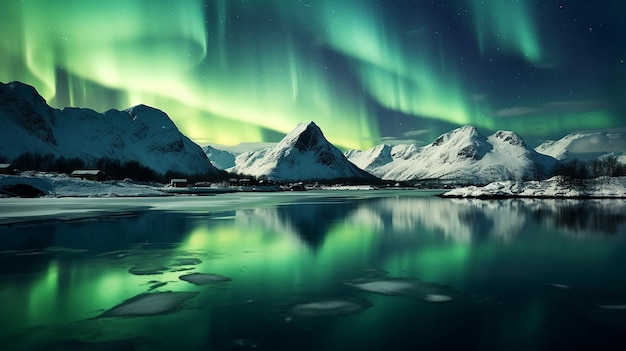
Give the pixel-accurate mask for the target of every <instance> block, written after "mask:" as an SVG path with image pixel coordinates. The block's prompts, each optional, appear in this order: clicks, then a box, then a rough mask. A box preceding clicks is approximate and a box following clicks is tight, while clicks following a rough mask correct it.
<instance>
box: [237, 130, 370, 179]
mask: <svg viewBox="0 0 626 351" xmlns="http://www.w3.org/2000/svg"><path fill="white" fill-rule="evenodd" d="M229 170H230V171H232V172H234V173H240V174H247V175H252V176H256V177H261V176H265V177H267V178H268V179H271V180H278V181H299V180H313V179H340V178H360V179H375V177H374V176H372V175H371V174H369V173H367V172H365V171H364V170H362V169H360V168H358V167H357V166H355V165H354V164H352V163H351V162H350V161H348V160H347V159H346V158H345V156H344V155H343V154H342V153H341V151H340V150H339V149H337V148H336V147H335V146H333V145H332V144H331V143H330V142H329V141H328V140H326V138H325V137H324V134H323V133H322V131H321V130H320V128H319V127H318V126H317V125H316V124H315V123H314V122H310V123H300V124H298V126H296V128H295V129H294V130H292V131H291V132H290V133H289V134H287V136H285V137H284V138H283V139H282V140H281V141H280V143H278V145H276V146H275V147H273V148H268V149H263V150H260V151H253V152H245V153H243V154H241V155H239V156H237V159H236V161H235V166H234V167H233V168H231V169H229Z"/></svg>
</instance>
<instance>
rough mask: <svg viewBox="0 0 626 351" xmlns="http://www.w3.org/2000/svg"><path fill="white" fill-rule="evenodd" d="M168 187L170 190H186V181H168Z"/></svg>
mask: <svg viewBox="0 0 626 351" xmlns="http://www.w3.org/2000/svg"><path fill="white" fill-rule="evenodd" d="M170 186H171V187H172V188H186V187H187V179H172V180H170Z"/></svg>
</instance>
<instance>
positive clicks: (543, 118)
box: [0, 0, 622, 149]
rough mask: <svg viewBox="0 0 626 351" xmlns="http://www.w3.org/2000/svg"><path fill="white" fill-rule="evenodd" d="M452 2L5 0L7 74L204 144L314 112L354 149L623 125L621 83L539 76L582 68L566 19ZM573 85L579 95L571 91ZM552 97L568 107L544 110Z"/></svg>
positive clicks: (259, 132) (63, 101) (526, 5)
mask: <svg viewBox="0 0 626 351" xmlns="http://www.w3.org/2000/svg"><path fill="white" fill-rule="evenodd" d="M451 4H452V5H458V8H461V9H465V10H466V11H463V13H465V14H466V15H461V12H459V10H458V9H457V8H456V6H450V8H449V9H448V8H445V7H444V6H441V7H439V6H438V5H435V4H426V2H423V4H418V5H413V7H408V8H404V7H402V6H398V8H394V7H393V6H391V7H388V6H387V2H384V1H374V0H361V1H359V2H358V4H356V5H355V3H353V2H341V1H339V2H338V1H334V0H316V1H311V2H292V1H283V0H270V1H263V2H239V1H227V0H205V1H202V0H189V1H174V2H165V1H147V0H130V1H129V0H112V1H99V0H84V1H80V2H77V3H73V4H71V5H68V4H67V3H66V2H65V1H62V0H29V1H24V2H17V1H4V2H2V3H1V4H0V13H2V14H3V15H2V20H1V21H0V30H1V31H2V33H3V37H2V38H0V55H1V56H0V58H1V59H2V64H1V65H0V80H2V81H10V80H21V81H24V82H26V83H29V84H32V85H34V86H35V87H36V88H37V89H38V90H39V91H40V92H41V93H42V94H43V95H44V97H45V98H46V99H48V100H49V101H50V102H51V104H52V105H54V106H55V107H63V106H67V105H71V106H81V107H90V108H94V109H96V110H100V111H102V110H106V109H109V108H119V109H122V108H126V107H128V106H131V105H135V104H139V103H144V104H148V105H151V106H155V107H157V108H160V109H162V110H164V111H166V112H167V113H168V114H169V115H170V116H171V117H172V118H173V119H174V121H175V122H176V124H177V126H178V127H179V128H180V129H181V131H183V133H185V134H187V135H188V136H190V137H191V138H192V139H194V140H195V141H196V142H200V143H206V142H211V143H221V144H234V143H237V142H241V141H253V142H256V141H265V140H270V141H277V140H278V139H279V138H280V136H281V135H282V134H284V133H286V132H288V131H289V130H291V129H292V128H293V127H294V126H295V125H296V123H297V122H303V121H309V120H315V121H316V123H318V125H320V126H321V127H322V129H323V130H324V131H325V133H326V134H327V137H328V138H329V140H331V141H332V142H333V143H335V144H337V145H339V146H342V147H345V148H360V149H365V148H369V147H371V146H373V145H374V144H378V143H380V141H381V137H384V136H389V135H391V136H394V137H401V136H402V134H403V133H404V132H408V131H409V130H411V129H419V130H427V131H425V133H426V135H424V134H422V136H423V138H424V139H423V140H424V141H430V140H432V139H434V138H435V137H436V136H437V135H439V134H440V133H441V132H444V131H448V130H450V129H451V128H450V125H453V126H459V125H463V124H473V125H476V126H478V127H482V128H486V129H490V130H493V131H495V130H496V129H510V130H514V131H517V132H520V133H521V134H522V135H524V133H525V132H528V133H533V135H541V136H548V135H550V136H553V135H556V136H562V135H563V134H564V133H565V132H567V131H571V130H573V129H584V128H601V127H604V128H605V127H614V126H619V125H620V123H621V122H620V120H619V119H618V118H615V111H613V109H612V107H611V106H610V104H608V103H605V102H603V101H604V100H606V99H610V98H611V96H613V94H616V93H613V91H620V90H621V89H622V86H621V85H620V84H621V83H620V82H619V81H615V83H611V84H608V85H606V84H605V83H604V82H605V81H606V79H605V80H604V81H602V82H603V84H604V85H603V86H598V85H596V84H594V81H590V82H588V81H587V79H588V77H583V78H582V80H581V82H582V83H579V82H578V81H575V80H574V81H570V82H567V85H566V86H564V88H557V89H555V87H554V86H553V85H552V83H550V84H545V82H546V81H549V82H553V81H554V80H555V79H554V76H555V74H557V73H558V74H561V71H559V70H558V69H557V68H560V67H566V68H568V69H569V68H570V67H573V68H571V69H575V68H576V65H572V64H570V62H567V64H565V63H563V62H559V61H558V59H561V60H563V58H560V57H557V56H558V55H556V53H558V52H567V51H565V49H571V48H559V47H557V46H555V45H554V44H555V42H556V43H560V42H559V41H558V40H555V38H551V37H550V36H549V35H547V34H545V33H554V32H555V31H554V30H552V29H553V27H552V26H554V27H557V26H558V28H562V26H560V23H558V22H557V23H551V22H550V21H539V20H538V17H539V16H540V15H541V14H540V13H538V12H539V11H540V10H541V9H538V8H535V6H534V5H533V4H532V3H531V1H529V0H522V1H516V2H513V3H509V2H507V3H506V4H504V3H503V2H502V1H498V0H487V1H478V0H476V1H469V2H466V1H460V0H459V1H452V2H451ZM405 6H407V5H405ZM541 11H546V10H545V9H543V10H541ZM555 11H556V10H555ZM543 15H544V16H549V15H554V14H553V13H547V14H546V13H543ZM607 27H608V26H607ZM556 39H558V38H556ZM580 46H581V47H585V45H580ZM604 47H608V46H607V45H605V46H604ZM572 50H573V49H572ZM590 51H593V50H590ZM598 55H600V56H601V57H602V53H601V52H600V53H598ZM571 56H572V57H577V56H579V55H571ZM607 56H608V55H607ZM598 62H599V63H598V65H600V66H601V67H602V68H603V69H604V65H603V64H604V62H603V61H598ZM511 64H515V66H514V67H515V70H516V71H517V72H514V73H511V72H508V71H506V72H505V74H501V72H500V70H505V69H506V70H508V67H511ZM559 64H560V66H558V65H559ZM538 67H548V68H541V69H540V68H538ZM550 67H551V68H550ZM580 71H581V70H576V72H577V74H582V73H581V72H580ZM583 71H590V72H591V73H590V74H591V75H594V76H597V75H595V72H594V71H593V70H587V69H585V70H583ZM522 73H524V74H526V75H528V78H526V79H523V77H521V76H520V74H522ZM494 74H496V75H497V80H498V84H500V85H499V86H494V82H493V80H494V77H493V75H494ZM614 76H615V75H610V76H608V77H599V78H598V79H599V80H602V79H603V78H607V79H615V78H612V77H614ZM531 77H532V79H531ZM564 84H565V83H564ZM571 86H584V87H586V88H585V90H584V91H578V92H577V93H578V94H579V95H580V96H579V97H575V98H572V97H571V96H570V95H568V93H570V92H571V90H572V89H571ZM605 86H608V89H610V91H604V89H607V88H605ZM529 91H530V93H529ZM522 95H528V97H526V98H525V99H522V100H520V98H519V96H522ZM537 96H538V97H539V98H536V97H537ZM571 99H576V101H571V103H570V102H568V100H571ZM536 101H542V102H543V103H544V105H542V104H539V105H538V106H539V108H538V107H536V106H535V108H524V107H518V106H519V105H520V104H521V105H522V106H523V105H525V104H529V103H530V102H532V103H536ZM550 101H556V102H558V103H560V104H561V105H558V106H562V108H560V109H559V110H558V111H553V110H548V111H542V108H541V106H554V104H551V105H545V103H549V102H550ZM581 101H582V102H583V103H582V104H581ZM598 101H600V103H598ZM585 102H587V103H589V102H594V103H590V104H588V105H589V106H586V105H585ZM584 105H585V106H584ZM572 106H573V107H572ZM581 106H582V108H581ZM498 111H500V113H505V114H511V113H522V112H524V111H526V112H524V114H523V115H520V116H519V118H515V117H511V118H498V117H496V116H498ZM502 111H504V112H502ZM531 112H532V113H531Z"/></svg>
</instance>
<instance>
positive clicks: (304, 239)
mask: <svg viewBox="0 0 626 351" xmlns="http://www.w3.org/2000/svg"><path fill="white" fill-rule="evenodd" d="M429 195H432V194H431V193H424V192H415V191H404V192H403V191H369V192H368V191H353V192H350V191H342V192H339V191H338V192H330V191H327V192H303V193H269V194H225V195H218V196H213V197H176V198H162V199H158V198H151V199H25V200H20V199H3V200H2V201H0V223H3V224H2V225H0V348H1V349H3V350H5V349H16V350H29V349H37V350H39V349H46V350H68V349H79V350H104V349H106V350H109V349H130V350H132V349H137V350H169V349H180V350H187V349H192V350H194V349H202V350H348V349H350V350H382V349H388V350H392V349H393V350H416V349H422V350H433V349H463V350H505V349H506V350H531V349H532V350H554V349H603V350H610V349H615V350H623V349H625V348H626V274H624V267H626V204H625V203H624V202H623V201H621V200H618V201H612V200H601V201H600V200H598V201H595V200H594V201H592V200H588V201H582V200H528V199H527V200H498V201H478V200H451V199H439V198H436V197H432V196H429ZM181 277H182V278H181Z"/></svg>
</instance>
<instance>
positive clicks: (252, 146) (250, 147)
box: [211, 142, 278, 154]
mask: <svg viewBox="0 0 626 351" xmlns="http://www.w3.org/2000/svg"><path fill="white" fill-rule="evenodd" d="M277 144H278V143H270V142H258V143H256V142H252V143H239V144H237V145H220V144H212V145H211V146H213V147H214V148H216V149H218V150H223V151H228V152H232V153H236V154H241V153H244V152H248V151H259V150H262V149H267V148H270V147H274V146H276V145H277Z"/></svg>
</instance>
